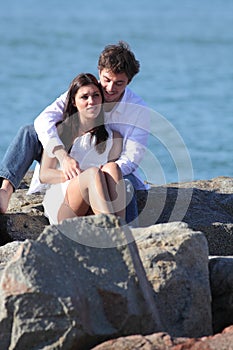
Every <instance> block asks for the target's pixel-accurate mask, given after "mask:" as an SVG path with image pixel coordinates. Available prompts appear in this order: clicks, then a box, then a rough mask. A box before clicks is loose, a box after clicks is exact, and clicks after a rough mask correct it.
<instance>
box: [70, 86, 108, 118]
mask: <svg viewBox="0 0 233 350" xmlns="http://www.w3.org/2000/svg"><path fill="white" fill-rule="evenodd" d="M101 104H102V96H101V93H100V90H99V89H98V87H97V86H95V85H94V84H90V85H85V86H82V87H80V88H79V90H78V91H77V93H76V95H75V106H76V107H77V109H78V111H79V115H80V117H81V118H84V119H95V118H96V117H97V116H98V115H99V113H100V110H101Z"/></svg>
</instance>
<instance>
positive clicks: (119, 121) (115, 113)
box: [34, 87, 150, 188]
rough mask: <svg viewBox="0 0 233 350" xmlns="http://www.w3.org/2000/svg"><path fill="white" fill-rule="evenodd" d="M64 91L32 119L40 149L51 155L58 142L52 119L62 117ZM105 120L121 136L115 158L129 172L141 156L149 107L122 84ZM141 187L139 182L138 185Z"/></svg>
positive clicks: (146, 131) (123, 172)
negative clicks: (117, 153) (121, 93)
mask: <svg viewBox="0 0 233 350" xmlns="http://www.w3.org/2000/svg"><path fill="white" fill-rule="evenodd" d="M66 96H67V92H65V93H64V94H62V95H61V96H60V97H59V98H57V99H56V100H55V101H54V102H53V103H52V104H51V105H49V106H48V107H47V108H46V109H45V110H44V111H42V112H41V114H40V115H39V116H38V117H37V118H36V119H35V121H34V126H35V130H36V132H37V134H38V138H39V140H40V142H41V143H42V145H43V147H44V149H46V150H47V152H48V153H49V155H50V156H53V157H54V155H53V153H52V152H53V149H54V147H55V146H58V145H62V142H61V140H60V139H59V137H58V134H57V129H56V123H57V122H59V121H61V120H62V114H63V109H64V105H65V100H66ZM105 123H106V124H109V126H110V128H111V129H112V130H116V131H118V132H120V134H121V135H122V137H123V151H122V154H121V156H120V158H119V159H118V160H117V161H116V163H117V164H118V165H119V167H120V169H121V171H122V174H123V176H124V175H128V174H131V173H133V174H134V175H135V176H136V177H137V178H138V179H140V176H139V175H138V173H137V171H136V169H137V168H138V166H139V164H140V161H141V160H142V158H143V155H144V152H145V148H146V145H147V139H148V136H149V130H150V111H149V109H148V108H147V107H146V104H145V102H144V101H143V100H142V99H141V98H140V97H139V96H137V95H136V94H135V93H134V92H133V91H132V90H130V89H129V88H128V87H126V89H125V92H124V95H123V97H122V99H121V101H120V102H119V103H117V104H116V105H115V107H114V108H113V110H112V111H111V112H108V113H106V112H105ZM143 187H144V188H145V186H144V185H143V186H142V188H143Z"/></svg>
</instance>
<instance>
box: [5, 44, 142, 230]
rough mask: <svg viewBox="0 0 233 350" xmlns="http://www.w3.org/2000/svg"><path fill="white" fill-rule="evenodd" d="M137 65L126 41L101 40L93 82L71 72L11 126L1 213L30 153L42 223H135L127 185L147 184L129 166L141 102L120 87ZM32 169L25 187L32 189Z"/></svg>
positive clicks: (137, 152)
mask: <svg viewBox="0 0 233 350" xmlns="http://www.w3.org/2000/svg"><path fill="white" fill-rule="evenodd" d="M139 68H140V65H139V62H138V61H137V60H136V59H135V56H134V54H133V52H132V51H131V50H130V48H129V46H128V44H127V43H125V42H119V43H118V44H116V45H108V46H106V47H105V48H104V50H103V51H102V53H101V54H100V57H99V60H98V71H99V82H98V80H97V79H96V78H95V77H94V76H93V75H92V74H90V73H81V74H79V75H78V76H77V77H75V78H74V79H73V81H72V82H71V84H70V86H69V89H68V91H67V92H65V93H64V94H62V95H61V96H60V97H59V98H58V99H57V100H56V101H55V102H53V103H52V104H51V105H50V106H48V107H47V108H46V109H45V110H44V111H43V112H42V113H41V114H40V115H39V116H38V117H37V118H36V119H35V121H34V125H29V126H26V127H22V128H21V129H20V130H19V131H18V133H17V135H16V137H15V138H14V139H13V141H12V143H11V144H10V146H9V147H8V150H7V152H6V154H5V156H4V158H3V160H2V163H1V165H0V177H1V179H2V184H1V189H0V212H1V213H5V212H6V211H7V207H8V203H9V200H10V198H11V195H12V193H13V191H14V190H15V189H17V188H18V187H19V184H20V182H21V180H22V179H23V177H24V175H25V174H26V172H27V171H28V169H29V167H30V166H31V164H32V162H33V161H34V160H37V161H38V162H39V163H40V169H39V172H38V177H39V180H40V181H39V182H40V183H44V184H46V193H45V197H44V202H43V204H44V208H45V214H46V215H47V216H48V218H49V220H50V223H53V224H56V223H58V222H61V221H62V220H64V219H66V218H71V217H75V216H83V215H87V213H94V214H98V213H106V214H108V213H112V214H115V215H118V216H120V217H122V218H123V219H125V220H126V222H127V223H128V224H131V225H136V224H137V216H138V213H137V202H136V196H135V191H136V190H146V189H148V188H147V187H146V186H145V184H144V183H143V182H142V180H141V179H140V176H139V175H138V172H137V168H138V165H139V163H140V161H141V159H142V157H143V154H144V152H145V147H146V143H147V139H148V134H149V112H148V110H147V108H146V106H145V103H144V101H143V100H142V99H141V98H140V97H139V96H137V95H136V94H135V93H133V92H132V90H130V89H129V88H128V84H129V83H130V82H131V81H132V79H133V77H134V76H135V75H136V74H137V73H138V72H139ZM36 174H37V172H36V171H35V173H34V176H33V181H32V183H31V186H30V189H29V193H32V192H33V191H35V190H36V189H35V186H34V185H35V180H36Z"/></svg>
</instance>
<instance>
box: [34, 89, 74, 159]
mask: <svg viewBox="0 0 233 350" xmlns="http://www.w3.org/2000/svg"><path fill="white" fill-rule="evenodd" d="M66 95H67V92H65V93H64V94H62V95H61V96H60V97H58V98H57V99H56V100H55V101H54V102H53V103H52V104H51V105H49V106H48V107H46V108H45V109H44V110H43V111H42V112H41V113H40V114H39V115H38V117H37V118H36V119H35V121H34V127H35V130H36V132H37V135H38V138H39V140H40V142H41V143H42V146H43V148H44V149H45V150H46V151H47V152H48V154H49V156H51V157H54V154H53V149H54V147H56V146H63V143H62V141H61V140H60V138H59V136H58V133H57V128H56V124H57V123H58V122H59V121H61V120H62V115H63V110H64V106H65V100H66Z"/></svg>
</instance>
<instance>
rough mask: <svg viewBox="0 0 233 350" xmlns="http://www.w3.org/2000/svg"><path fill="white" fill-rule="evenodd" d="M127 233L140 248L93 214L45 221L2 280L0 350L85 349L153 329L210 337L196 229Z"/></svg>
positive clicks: (202, 251) (110, 220)
mask: <svg viewBox="0 0 233 350" xmlns="http://www.w3.org/2000/svg"><path fill="white" fill-rule="evenodd" d="M65 233H66V234H67V236H69V237H72V239H70V238H68V237H67V236H66V235H65ZM133 235H134V236H135V237H136V242H137V246H138V248H139V254H138V250H137V246H136V244H135V242H134V241H133V237H132V235H131V232H130V231H129V230H128V228H127V226H123V227H121V226H120V222H119V221H118V220H117V219H116V218H115V217H112V216H105V215H99V216H90V217H88V218H75V219H71V220H68V221H66V222H64V224H62V225H58V226H54V227H48V228H46V229H45V231H44V232H43V233H42V235H41V236H40V237H39V238H38V240H37V241H29V240H27V241H25V242H24V243H22V244H21V246H20V248H19V250H18V251H17V253H16V255H15V256H14V258H13V259H12V260H11V261H9V262H8V264H7V266H6V267H5V269H4V271H3V275H2V279H1V285H0V344H1V346H2V349H3V350H5V349H11V350H13V349H17V350H20V349H22V350H24V349H69V350H70V349H77V350H78V349H82V350H85V349H90V348H91V347H92V346H94V345H95V344H98V343H100V342H102V341H104V340H106V339H111V338H116V337H119V336H126V335H130V334H138V333H140V334H150V333H153V332H157V331H161V330H163V331H166V332H169V333H171V334H172V335H173V334H174V335H176V336H180V335H182V336H196V335H198V336H201V335H207V334H211V332H212V329H211V312H210V289H209V279H208V271H207V270H208V249H207V242H206V239H205V237H204V235H203V234H201V233H196V232H192V231H191V230H190V229H189V228H188V227H187V225H185V224H180V223H172V224H167V225H158V227H156V226H154V227H150V228H147V229H143V230H141V232H140V231H139V230H136V231H135V230H133ZM91 237H92V240H90V238H91ZM86 238H87V240H86ZM99 240H100V241H101V246H102V247H96V243H97V242H98V241H99ZM104 245H105V248H103V246H104ZM109 246H111V248H108V247H109ZM140 256H141V258H142V260H143V262H144V267H145V270H144V267H143V266H142V264H141V260H140ZM145 271H146V274H145ZM146 277H147V278H146ZM148 280H149V281H150V283H149V282H148ZM197 291H199V292H198V293H199V294H198V296H199V297H197ZM157 310H159V313H157ZM160 321H161V322H160Z"/></svg>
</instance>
